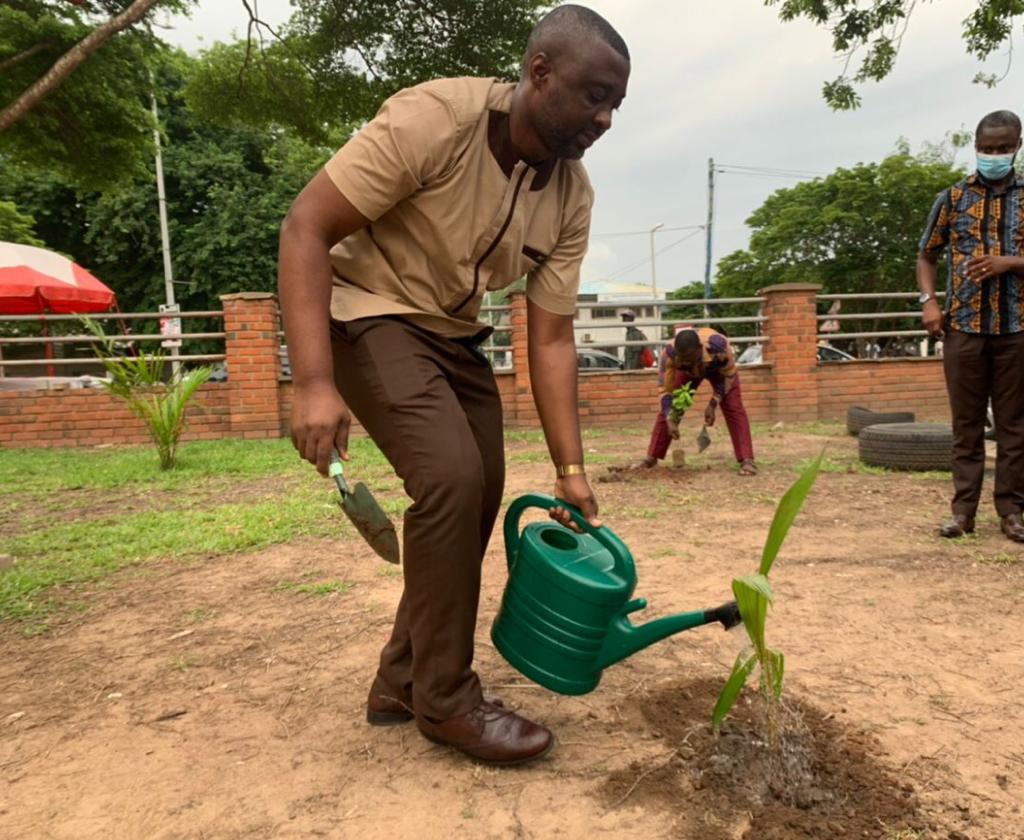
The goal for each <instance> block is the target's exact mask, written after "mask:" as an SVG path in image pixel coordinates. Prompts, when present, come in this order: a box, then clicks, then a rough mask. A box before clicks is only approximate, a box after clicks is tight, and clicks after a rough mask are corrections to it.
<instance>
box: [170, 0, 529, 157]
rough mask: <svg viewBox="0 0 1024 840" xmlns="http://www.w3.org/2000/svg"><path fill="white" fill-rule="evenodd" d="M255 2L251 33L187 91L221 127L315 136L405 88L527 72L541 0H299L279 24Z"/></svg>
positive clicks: (215, 57)
mask: <svg viewBox="0 0 1024 840" xmlns="http://www.w3.org/2000/svg"><path fill="white" fill-rule="evenodd" d="M243 2H245V5H246V7H247V8H249V9H250V13H251V22H250V26H249V32H248V36H249V37H248V38H247V39H246V40H245V41H241V42H238V43H234V44H217V45H216V46H214V47H213V48H211V49H210V50H208V51H206V53H205V54H204V56H203V59H204V60H203V62H202V64H201V65H199V66H198V67H197V68H196V72H195V74H194V75H193V76H192V78H191V80H190V82H189V86H188V89H187V98H188V100H189V103H190V104H191V105H192V107H193V108H194V109H195V110H196V111H197V112H198V113H199V114H201V115H202V116H204V117H206V118H207V119H210V120H213V121H216V122H218V123H220V124H222V125H240V124H241V125H254V126H260V127H262V126H268V125H273V126H287V127H289V128H292V129H294V130H295V131H297V132H299V134H300V135H301V136H302V137H304V138H306V139H308V140H312V141H315V142H323V141H324V140H325V137H326V133H325V132H326V131H327V129H329V128H330V127H332V126H333V127H338V126H346V125H357V124H359V123H361V122H363V121H365V120H367V119H369V118H370V117H372V116H373V114H374V113H375V111H376V110H377V108H378V107H379V105H380V103H381V102H382V101H383V100H384V99H385V98H387V97H388V96H389V95H391V94H392V93H394V92H395V91H398V90H400V89H401V88H404V87H408V86H410V85H414V84H418V83H420V82H423V81H426V80H428V79H432V78H438V77H442V76H461V75H474V76H496V77H498V78H505V79H511V78H516V77H518V75H519V61H520V59H521V57H522V54H523V52H524V51H525V47H526V40H527V38H528V36H529V34H530V30H531V29H532V27H533V25H534V23H535V20H536V18H537V16H538V15H539V14H540V13H541V12H542V11H543V10H544V9H545V8H547V5H549V4H544V3H539V2H536V1H535V0H426V2H423V1H422V0H416V2H413V0H402V2H393V3H381V2H379V0H295V2H294V4H293V5H294V6H295V7H296V11H295V13H294V14H293V15H292V18H291V20H290V21H289V22H288V23H287V24H286V25H285V26H284V27H282V28H281V29H280V30H274V29H272V28H271V27H269V26H268V25H267V24H265V23H263V22H262V21H261V20H259V19H258V17H257V16H256V15H255V14H254V12H253V6H252V5H250V4H249V3H248V2H247V0H243Z"/></svg>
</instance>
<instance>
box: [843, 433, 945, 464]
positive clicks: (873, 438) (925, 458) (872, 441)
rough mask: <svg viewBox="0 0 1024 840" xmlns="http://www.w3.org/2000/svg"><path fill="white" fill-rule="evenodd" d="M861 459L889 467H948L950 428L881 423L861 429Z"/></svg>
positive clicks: (859, 443)
mask: <svg viewBox="0 0 1024 840" xmlns="http://www.w3.org/2000/svg"><path fill="white" fill-rule="evenodd" d="M857 446H858V448H859V451H860V459H861V460H862V461H863V462H864V463H865V464H869V465H871V466H873V467H888V468H889V469H891V470H948V469H951V468H952V463H953V430H952V429H951V428H950V427H949V426H946V425H944V424H942V423H881V424H875V425H872V426H867V427H865V428H864V429H862V430H861V433H860V435H859V440H858V442H857Z"/></svg>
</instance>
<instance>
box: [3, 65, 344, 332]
mask: <svg viewBox="0 0 1024 840" xmlns="http://www.w3.org/2000/svg"><path fill="white" fill-rule="evenodd" d="M171 58H173V60H171ZM171 58H168V60H167V61H166V62H165V63H164V65H163V66H162V68H161V69H160V70H159V72H158V74H157V78H158V82H159V84H160V86H161V87H162V89H163V91H164V97H165V101H164V104H163V105H162V107H161V112H160V116H161V121H162V122H163V123H164V126H165V132H164V144H165V145H164V150H163V157H164V174H165V181H166V190H167V209H168V216H169V226H170V236H171V249H172V258H173V261H174V272H175V279H176V282H177V283H178V285H176V297H177V299H178V302H179V303H180V304H181V305H182V307H183V308H184V309H192V310H208V309H209V310H216V309H220V300H219V296H220V295H221V294H227V293H230V292H237V291H271V290H273V289H274V287H275V282H276V275H277V267H276V263H277V239H278V232H279V230H280V224H281V220H282V219H283V218H284V216H285V214H286V213H287V211H288V207H289V206H290V205H291V202H292V201H293V200H294V199H295V196H296V195H298V193H299V191H300V190H301V189H302V188H303V186H305V184H306V183H307V182H308V181H309V179H310V178H311V177H312V176H313V174H314V173H315V172H316V171H317V169H318V168H319V167H320V166H322V164H323V163H324V161H325V160H326V159H327V157H328V156H329V155H330V153H331V150H332V148H333V144H332V146H330V147H327V146H325V147H316V146H311V145H309V144H307V143H305V142H303V141H301V140H298V139H296V138H295V137H293V136H291V135H289V134H287V133H283V132H280V131H276V132H272V131H270V130H262V131H257V130H254V129H223V128H217V127H215V126H211V125H209V124H207V123H204V122H203V121H202V120H200V119H199V118H197V117H196V116H195V114H194V113H192V112H191V111H190V110H189V109H188V108H187V106H186V105H185V103H184V101H183V99H182V98H181V89H182V87H183V86H184V84H185V77H186V75H187V74H188V73H189V72H190V68H191V67H192V66H193V65H194V64H195V60H194V59H190V58H188V57H187V56H185V55H183V54H180V53H178V54H175V55H174V56H172V57H171ZM340 142H341V140H340V138H338V139H337V143H339V144H340ZM0 199H8V200H12V201H14V202H16V203H17V205H18V207H19V209H20V210H21V212H23V213H30V214H31V215H32V216H33V217H34V218H35V230H36V235H37V236H38V237H39V238H40V239H42V240H43V241H44V242H45V243H46V245H47V247H50V248H52V249H54V250H56V251H60V252H62V253H66V254H68V255H70V256H72V257H73V258H74V259H75V261H76V262H78V263H80V264H82V265H85V266H87V267H88V268H89V269H90V271H92V272H93V273H94V274H96V276H97V277H99V278H100V279H101V280H103V282H104V283H106V284H107V285H108V286H110V287H111V288H112V289H113V290H114V291H115V292H116V293H117V296H118V302H119V304H120V306H121V308H122V309H123V310H125V311H139V310H144V311H145V310H148V311H154V310H155V309H156V307H157V304H159V303H162V302H163V300H164V291H163V262H162V256H161V251H160V230H159V219H158V216H157V212H156V184H155V180H154V177H153V174H152V172H151V171H149V172H143V173H142V174H141V175H139V176H138V177H134V178H127V179H124V180H122V182H121V183H120V184H119V185H118V187H117V188H116V189H108V190H104V191H102V192H100V191H91V190H82V189H80V188H79V187H78V186H77V185H76V184H75V182H74V181H73V180H71V179H69V178H67V177H65V176H62V175H60V174H59V173H55V172H52V171H46V170H36V169H33V168H30V167H28V166H26V165H24V164H21V165H19V164H17V163H15V162H14V161H12V160H4V159H3V158H2V156H0ZM193 326H195V327H196V328H198V329H200V330H201V329H202V328H203V325H202V324H201V323H198V322H193ZM209 326H210V328H211V329H214V328H215V326H214V325H213V324H210V325H209Z"/></svg>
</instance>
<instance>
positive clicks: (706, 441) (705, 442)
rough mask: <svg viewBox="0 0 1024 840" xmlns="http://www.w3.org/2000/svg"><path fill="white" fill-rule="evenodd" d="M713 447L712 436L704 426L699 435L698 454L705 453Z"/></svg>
mask: <svg viewBox="0 0 1024 840" xmlns="http://www.w3.org/2000/svg"><path fill="white" fill-rule="evenodd" d="M709 446H711V435H709V434H708V427H707V426H702V427H701V430H700V434H699V435H697V452H698V453H699V452H703V451H704V450H705V449H707V448H708V447H709Z"/></svg>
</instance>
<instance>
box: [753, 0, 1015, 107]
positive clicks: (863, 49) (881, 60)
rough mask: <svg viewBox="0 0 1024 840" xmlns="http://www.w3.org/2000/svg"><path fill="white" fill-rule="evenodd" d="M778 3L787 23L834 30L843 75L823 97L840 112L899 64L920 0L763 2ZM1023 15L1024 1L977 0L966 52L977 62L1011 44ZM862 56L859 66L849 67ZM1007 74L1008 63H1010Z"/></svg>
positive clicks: (983, 79) (990, 79) (967, 22)
mask: <svg viewBox="0 0 1024 840" xmlns="http://www.w3.org/2000/svg"><path fill="white" fill-rule="evenodd" d="M765 4H766V5H768V6H778V8H779V18H780V19H782V20H783V21H790V20H795V19H797V18H807V19H808V20H810V21H812V22H813V23H816V24H818V25H819V26H824V27H827V28H828V29H829V30H830V31H831V32H832V47H833V49H834V50H835V52H836V53H837V54H838V56H839V57H840V58H841V59H842V60H843V61H844V62H845V63H844V67H843V71H842V73H840V74H839V76H838V77H837V78H836V79H834V80H832V81H831V82H826V83H825V85H824V87H823V93H824V96H825V101H826V102H828V104H829V105H830V106H831V107H832V108H834V109H836V110H850V109H853V108H857V107H859V106H860V102H861V99H860V95H859V94H858V93H857V89H856V86H857V85H859V84H862V83H863V82H867V81H876V82H877V81H881V80H882V79H884V78H885V77H886V76H888V75H889V73H891V72H892V68H893V67H894V66H895V63H896V57H897V56H898V54H899V51H900V45H901V44H902V42H903V37H904V35H905V33H906V31H907V25H908V23H909V21H910V16H911V14H912V12H913V11H914V9H915V8H916V7H917V6H918V5H919V4H918V2H917V0H872V2H871V3H869V4H867V8H865V5H864V4H861V3H855V2H850V0H765ZM1022 15H1024V0H978V7H977V8H976V9H975V10H974V11H973V12H971V14H969V15H968V16H967V17H966V18H965V19H964V21H963V38H964V43H965V46H966V48H967V53H968V54H969V55H972V56H974V57H975V58H977V59H978V60H979V61H980V60H984V59H986V58H988V56H990V55H991V54H992V53H993V52H995V51H996V50H998V49H999V48H1000V47H1002V46H1003V45H1009V46H1010V47H1011V49H1010V55H1011V56H1012V43H1011V36H1012V32H1013V28H1014V25H1015V24H1016V22H1017V21H1018V19H1019V18H1020V17H1021V16H1022ZM858 56H859V57H860V58H859V61H860V63H859V65H858V66H857V69H856V70H855V71H853V72H852V74H851V70H850V67H851V65H852V64H853V62H854V59H855V58H857V57H858ZM1007 72H1009V65H1008V66H1007ZM1005 77H1006V73H1004V74H1003V76H1001V77H998V78H997V77H996V76H994V75H987V74H984V73H978V75H977V76H975V78H974V81H975V82H978V83H980V84H984V85H987V86H989V87H991V86H993V85H995V84H998V83H999V82H1000V81H1002V79H1004V78H1005Z"/></svg>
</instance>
